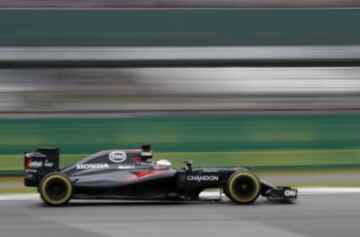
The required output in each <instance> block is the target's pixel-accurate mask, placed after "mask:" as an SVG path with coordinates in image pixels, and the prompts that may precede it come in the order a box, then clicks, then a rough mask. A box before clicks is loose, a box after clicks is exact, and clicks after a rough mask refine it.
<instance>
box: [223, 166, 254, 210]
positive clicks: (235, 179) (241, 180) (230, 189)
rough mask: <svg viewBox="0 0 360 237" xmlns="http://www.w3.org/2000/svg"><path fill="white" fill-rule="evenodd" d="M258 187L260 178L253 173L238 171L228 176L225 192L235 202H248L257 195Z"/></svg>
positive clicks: (251, 201) (252, 200)
mask: <svg viewBox="0 0 360 237" xmlns="http://www.w3.org/2000/svg"><path fill="white" fill-rule="evenodd" d="M260 187H261V185H260V180H259V178H258V177H257V176H256V175H255V174H253V173H250V172H246V171H238V172H235V173H233V174H232V175H231V176H230V177H229V179H228V181H227V183H226V188H225V190H226V191H225V194H226V195H227V196H228V197H229V198H230V199H231V200H232V201H233V202H235V203H237V204H250V203H253V202H254V201H255V200H256V199H257V198H258V197H259V195H260Z"/></svg>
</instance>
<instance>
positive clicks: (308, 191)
mask: <svg viewBox="0 0 360 237" xmlns="http://www.w3.org/2000/svg"><path fill="white" fill-rule="evenodd" d="M298 190H299V193H298V194H299V196H300V198H301V196H302V195H319V194H360V187H359V188H345V187H344V188H341V187H307V188H299V189H298ZM219 194H220V192H217V191H205V192H202V193H201V195H200V197H201V198H204V199H213V198H214V199H215V198H216V199H218V198H219V197H220V196H219ZM39 198H40V197H39V194H37V193H34V194H3V195H0V201H16V200H36V199H39Z"/></svg>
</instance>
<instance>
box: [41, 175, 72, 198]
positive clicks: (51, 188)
mask: <svg viewBox="0 0 360 237" xmlns="http://www.w3.org/2000/svg"><path fill="white" fill-rule="evenodd" d="M68 191H69V188H68V187H67V185H66V183H65V182H64V181H63V180H61V179H56V178H55V179H51V180H49V181H48V183H47V185H46V187H45V192H46V194H47V196H48V197H49V198H50V199H52V200H54V201H60V200H62V199H64V198H65V197H66V196H67V194H68Z"/></svg>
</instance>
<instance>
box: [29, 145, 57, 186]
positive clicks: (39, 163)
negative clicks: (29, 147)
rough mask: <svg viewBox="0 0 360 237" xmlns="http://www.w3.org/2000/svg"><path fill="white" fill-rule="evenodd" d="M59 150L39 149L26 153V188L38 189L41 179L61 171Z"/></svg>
mask: <svg viewBox="0 0 360 237" xmlns="http://www.w3.org/2000/svg"><path fill="white" fill-rule="evenodd" d="M59 153H60V152H59V149H58V148H38V149H37V150H36V151H30V152H24V169H25V178H24V183H25V186H31V187H37V186H38V185H39V183H40V181H41V179H42V178H43V177H44V176H45V175H47V174H48V173H50V172H54V171H57V170H58V169H59Z"/></svg>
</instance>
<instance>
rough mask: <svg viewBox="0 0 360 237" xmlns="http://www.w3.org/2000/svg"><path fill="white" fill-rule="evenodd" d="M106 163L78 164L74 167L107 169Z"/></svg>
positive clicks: (79, 168)
mask: <svg viewBox="0 0 360 237" xmlns="http://www.w3.org/2000/svg"><path fill="white" fill-rule="evenodd" d="M107 168H109V165H108V164H78V165H77V166H76V169H78V170H89V169H107Z"/></svg>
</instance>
